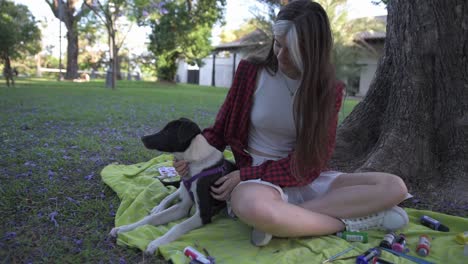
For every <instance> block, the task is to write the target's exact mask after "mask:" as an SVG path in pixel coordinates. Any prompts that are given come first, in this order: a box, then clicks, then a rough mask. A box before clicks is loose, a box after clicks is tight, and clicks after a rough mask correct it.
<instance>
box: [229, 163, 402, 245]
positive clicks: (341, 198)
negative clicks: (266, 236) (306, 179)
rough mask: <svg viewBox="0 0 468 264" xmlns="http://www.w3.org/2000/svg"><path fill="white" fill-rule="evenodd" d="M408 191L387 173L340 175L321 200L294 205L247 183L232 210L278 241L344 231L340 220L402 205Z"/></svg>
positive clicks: (237, 193) (271, 190)
mask: <svg viewBox="0 0 468 264" xmlns="http://www.w3.org/2000/svg"><path fill="white" fill-rule="evenodd" d="M407 193H408V190H407V188H406V186H405V184H404V182H403V181H402V180H401V178H399V177H397V176H395V175H392V174H387V173H375V172H372V173H371V172H367V173H347V174H341V175H339V176H338V177H337V178H336V179H335V180H334V181H333V182H332V183H331V185H330V187H329V189H328V191H327V192H326V193H325V194H324V195H323V196H321V197H318V198H315V199H312V200H309V201H306V202H304V203H302V204H300V205H293V204H290V203H287V202H286V201H284V200H283V199H282V197H281V195H280V193H279V192H278V191H277V190H276V189H274V188H273V187H270V186H267V185H263V184H259V183H254V182H252V183H251V182H246V183H244V184H240V185H238V186H237V187H236V188H235V189H234V190H233V192H232V193H231V206H232V209H233V211H234V213H235V214H236V215H237V217H239V218H240V219H241V220H242V221H244V222H245V223H247V224H248V225H251V226H253V227H254V228H256V229H258V230H261V231H263V232H267V233H270V234H273V235H274V236H278V237H301V236H319V235H328V234H333V233H336V232H339V231H342V230H344V229H345V225H344V223H343V222H342V221H341V220H339V219H344V218H354V217H363V216H366V215H369V214H373V213H377V212H380V211H384V210H387V209H389V208H392V207H393V206H395V205H397V204H398V203H400V202H401V201H403V200H404V199H405V197H406V195H407Z"/></svg>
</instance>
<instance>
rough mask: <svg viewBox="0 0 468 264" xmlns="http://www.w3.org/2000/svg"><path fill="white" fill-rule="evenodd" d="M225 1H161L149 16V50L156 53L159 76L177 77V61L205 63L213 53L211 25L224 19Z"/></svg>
mask: <svg viewBox="0 0 468 264" xmlns="http://www.w3.org/2000/svg"><path fill="white" fill-rule="evenodd" d="M225 5H226V1H225V0H199V1H182V0H177V1H167V2H160V3H159V4H158V5H156V6H153V8H155V9H154V10H153V12H156V13H157V15H153V16H152V17H150V18H149V21H150V22H149V23H150V25H151V28H152V34H151V35H150V46H149V49H150V50H151V51H152V52H153V54H154V55H155V56H156V58H157V61H156V64H157V72H158V78H160V79H162V80H168V81H172V80H174V77H175V73H176V70H177V65H176V60H177V59H178V58H180V57H183V58H185V60H186V61H187V62H188V63H189V64H198V65H200V66H201V65H202V58H204V57H206V56H207V55H208V54H209V53H210V52H211V49H212V48H211V43H210V36H211V28H212V26H213V24H215V23H216V22H217V21H222V18H223V8H224V6H225Z"/></svg>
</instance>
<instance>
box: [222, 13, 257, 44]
mask: <svg viewBox="0 0 468 264" xmlns="http://www.w3.org/2000/svg"><path fill="white" fill-rule="evenodd" d="M258 27H259V25H258V20H256V19H250V20H248V21H247V22H245V23H243V24H242V25H240V27H239V28H238V29H234V30H227V29H225V28H223V29H221V33H220V36H219V37H220V39H221V43H228V42H232V41H235V40H238V39H241V38H242V37H243V36H245V35H247V34H249V33H251V32H252V31H254V30H256V29H257V28H258Z"/></svg>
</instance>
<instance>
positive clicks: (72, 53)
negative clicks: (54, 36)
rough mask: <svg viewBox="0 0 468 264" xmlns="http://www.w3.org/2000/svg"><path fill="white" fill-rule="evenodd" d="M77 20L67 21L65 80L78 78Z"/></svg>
mask: <svg viewBox="0 0 468 264" xmlns="http://www.w3.org/2000/svg"><path fill="white" fill-rule="evenodd" d="M76 23H77V21H76V20H72V21H67V23H65V24H66V25H67V40H68V46H67V73H66V74H65V79H67V80H73V79H76V78H78V77H79V76H78V31H77V28H76Z"/></svg>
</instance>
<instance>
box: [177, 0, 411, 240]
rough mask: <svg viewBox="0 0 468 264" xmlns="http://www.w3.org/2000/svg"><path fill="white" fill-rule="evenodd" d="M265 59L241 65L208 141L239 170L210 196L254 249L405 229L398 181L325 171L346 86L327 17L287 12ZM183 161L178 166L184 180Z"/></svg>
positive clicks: (301, 8)
mask: <svg viewBox="0 0 468 264" xmlns="http://www.w3.org/2000/svg"><path fill="white" fill-rule="evenodd" d="M273 30H274V41H273V44H272V48H271V51H270V53H269V55H268V56H267V57H266V58H265V59H261V60H259V59H249V60H243V61H241V62H240V63H239V66H238V68H237V71H236V76H235V79H234V82H233V84H232V87H231V89H230V90H229V93H228V95H227V97H226V100H225V102H224V104H223V105H222V107H221V109H220V111H219V113H218V115H217V117H216V121H215V123H214V125H213V126H212V127H210V128H207V129H205V130H204V131H203V135H204V136H205V137H206V139H207V140H208V142H209V143H210V144H211V145H213V146H214V147H216V148H218V149H220V150H224V149H225V147H226V146H227V145H229V146H230V147H231V150H232V152H233V153H234V156H235V159H236V164H237V166H238V168H239V170H237V171H234V172H232V173H230V174H228V175H226V176H224V177H222V178H221V179H219V180H218V182H217V183H218V184H221V186H219V187H218V188H215V187H212V195H213V197H215V198H216V199H219V200H230V204H231V207H232V209H233V211H234V213H235V214H236V215H237V217H239V218H240V219H241V220H242V221H244V222H245V223H247V224H248V225H251V226H253V227H254V229H253V232H252V237H251V238H252V242H253V243H254V244H255V245H258V246H262V245H266V244H267V243H268V242H269V241H270V239H271V238H272V235H274V236H278V237H299V236H317V235H327V234H333V233H336V232H338V231H342V230H351V231H353V230H368V229H389V230H396V229H399V228H401V227H403V226H405V225H406V224H407V223H408V216H407V214H406V213H405V211H404V210H403V209H401V208H399V207H397V206H396V205H397V204H398V203H400V202H401V201H403V200H404V199H405V197H406V195H407V189H406V186H405V184H404V182H403V181H402V180H401V179H400V178H399V177H397V176H395V175H391V174H387V173H379V172H374V173H371V172H368V173H340V172H336V171H327V169H326V164H327V162H328V160H329V159H330V157H331V154H332V152H333V149H334V145H335V134H336V126H337V120H338V111H339V109H340V106H341V101H342V94H343V84H342V83H340V82H337V81H335V76H334V70H333V66H332V64H331V58H330V57H331V50H332V42H333V41H332V35H331V30H330V24H329V21H328V17H327V15H326V13H325V11H324V9H323V8H322V7H321V6H320V5H319V4H317V3H315V2H312V1H310V0H297V1H292V2H290V3H289V4H288V5H286V6H284V7H283V8H282V9H281V10H280V12H279V14H278V17H277V21H276V22H275V24H274V27H273ZM186 165H187V164H186V162H185V161H176V162H174V166H175V167H176V169H177V171H178V172H179V174H181V175H184V174H185V173H186V172H187V166H186Z"/></svg>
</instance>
